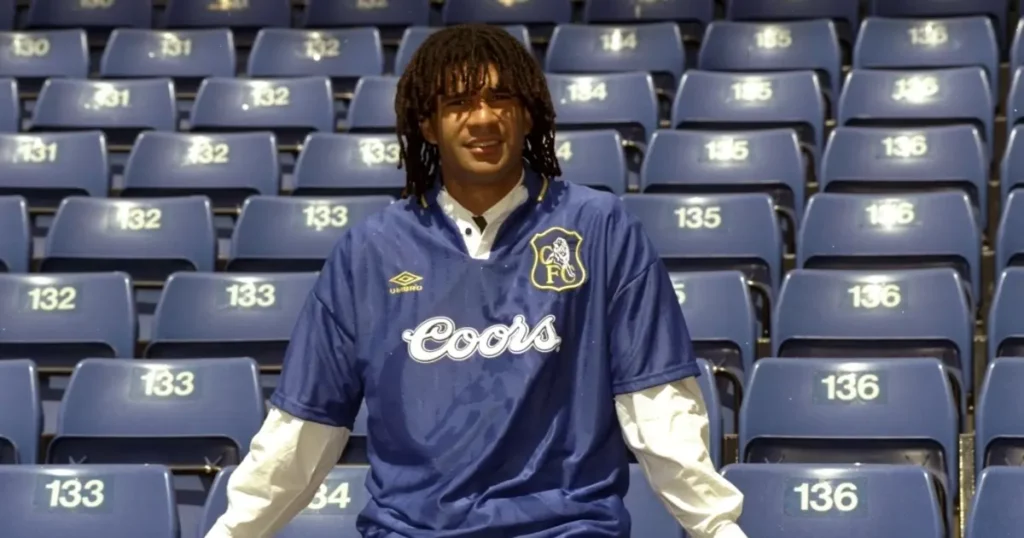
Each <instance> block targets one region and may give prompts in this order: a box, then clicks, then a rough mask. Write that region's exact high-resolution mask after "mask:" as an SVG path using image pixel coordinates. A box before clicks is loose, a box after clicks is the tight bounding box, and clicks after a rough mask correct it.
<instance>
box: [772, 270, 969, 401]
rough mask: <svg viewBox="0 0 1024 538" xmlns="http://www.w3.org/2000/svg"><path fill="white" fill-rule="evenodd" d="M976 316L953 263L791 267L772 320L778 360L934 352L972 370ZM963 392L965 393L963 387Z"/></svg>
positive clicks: (962, 371)
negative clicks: (906, 266) (905, 266)
mask: <svg viewBox="0 0 1024 538" xmlns="http://www.w3.org/2000/svg"><path fill="white" fill-rule="evenodd" d="M973 329H974V316H973V312H972V310H971V308H970V305H969V304H968V301H967V294H966V293H965V292H964V284H963V280H962V279H961V278H960V275H959V273H957V272H956V271H955V270H953V269H951V268H946V267H941V268H939V267H937V268H927V269H904V270H874V271H872V270H840V269H828V270H826V269H796V270H793V271H790V272H789V274H787V275H786V279H785V280H784V281H783V284H782V290H781V291H780V292H779V297H778V301H777V302H776V305H775V314H774V316H773V317H772V353H773V355H774V356H777V357H837V358H851V357H852V358H859V357H938V358H940V359H941V360H942V362H943V364H945V365H946V367H948V368H950V369H951V370H952V371H953V372H954V373H955V374H958V375H961V376H962V379H963V386H962V387H961V391H963V392H967V390H969V388H970V387H973V386H974V385H973V384H972V374H973V364H974V363H973V357H972V350H973V347H972V346H973V344H972V342H973ZM964 389H967V390H964Z"/></svg>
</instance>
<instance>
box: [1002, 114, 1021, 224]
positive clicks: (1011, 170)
mask: <svg viewBox="0 0 1024 538" xmlns="http://www.w3.org/2000/svg"><path fill="white" fill-rule="evenodd" d="M1021 186H1024V126H1017V127H1014V128H1013V130H1011V131H1010V137H1009V138H1008V139H1007V140H1006V149H1005V151H1004V152H1003V159H1002V162H1000V164H999V193H1000V201H1001V203H1002V204H1003V205H1004V206H1005V204H1006V200H1007V198H1008V197H1009V195H1010V193H1011V192H1012V191H1013V190H1015V189H1018V188H1020V187H1021Z"/></svg>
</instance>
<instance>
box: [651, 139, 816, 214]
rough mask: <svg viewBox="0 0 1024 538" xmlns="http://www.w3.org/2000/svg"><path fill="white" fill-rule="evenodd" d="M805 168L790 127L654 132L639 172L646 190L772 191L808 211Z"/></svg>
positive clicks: (781, 201)
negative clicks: (805, 194)
mask: <svg viewBox="0 0 1024 538" xmlns="http://www.w3.org/2000/svg"><path fill="white" fill-rule="evenodd" d="M805 167H806V164H805V163H804V158H803V155H802V154H801V153H800V141H799V140H798V139H797V137H796V134H795V133H794V132H793V131H792V130H790V129H766V130H758V131H725V132H721V131H694V130H685V131H667V130H662V131H658V132H656V133H654V137H653V138H652V139H651V145H650V147H649V148H647V157H646V158H645V159H644V164H643V167H642V168H641V169H640V190H641V191H642V192H649V193H653V192H684V193H690V194H701V193H708V192H734V191H737V190H747V191H758V192H768V193H770V194H771V195H772V198H773V199H774V200H775V201H776V203H778V204H780V205H781V206H783V207H787V208H789V209H790V210H792V211H793V213H794V215H793V219H794V220H795V221H797V222H799V220H800V217H801V215H802V214H803V208H804V192H805V189H806V185H807V181H806V179H805V175H806V171H805Z"/></svg>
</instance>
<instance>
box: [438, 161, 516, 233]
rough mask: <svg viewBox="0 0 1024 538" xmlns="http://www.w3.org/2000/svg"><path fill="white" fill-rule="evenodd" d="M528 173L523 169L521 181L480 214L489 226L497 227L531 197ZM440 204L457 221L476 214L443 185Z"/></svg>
mask: <svg viewBox="0 0 1024 538" xmlns="http://www.w3.org/2000/svg"><path fill="white" fill-rule="evenodd" d="M525 175H526V171H525V170H524V171H523V175H521V176H519V183H517V184H516V186H515V187H513V188H512V190H511V191H509V192H508V194H506V195H505V197H504V198H502V199H501V200H498V202H497V203H495V204H494V205H493V206H491V208H490V209H488V210H487V211H484V213H483V215H479V216H481V217H483V218H484V220H486V221H487V227H488V228H491V227H492V226H491V225H492V224H494V225H495V226H494V227H495V228H497V224H500V223H501V222H502V221H504V220H505V218H507V217H508V216H509V214H510V213H512V212H513V211H515V209H516V208H517V207H519V206H521V205H523V202H525V201H526V199H527V198H529V192H528V190H527V188H526V185H525V184H523V178H524V177H525ZM437 201H438V204H439V205H440V206H441V210H442V211H444V214H445V215H448V217H450V218H451V219H452V220H455V221H456V222H465V221H469V222H472V221H473V217H474V216H476V215H474V214H473V212H471V211H470V210H468V209H466V208H465V207H463V206H462V204H460V203H459V202H457V201H456V200H455V199H454V198H452V197H451V195H449V194H448V189H446V188H444V187H442V188H441V192H440V194H439V195H438V200H437Z"/></svg>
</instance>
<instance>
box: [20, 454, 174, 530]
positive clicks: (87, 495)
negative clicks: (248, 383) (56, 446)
mask: <svg viewBox="0 0 1024 538" xmlns="http://www.w3.org/2000/svg"><path fill="white" fill-rule="evenodd" d="M0 497H2V498H3V499H4V502H3V503H0V535H2V536H4V537H6V538H32V537H36V536H75V537H77V538H136V537H139V536H145V537H146V538H178V536H179V534H178V515H177V510H176V508H175V504H174V503H175V495H174V486H173V484H172V477H171V472H170V471H169V470H168V469H167V468H166V467H161V466H159V465H46V466H42V465H40V466H37V465H4V466H2V467H0Z"/></svg>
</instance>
